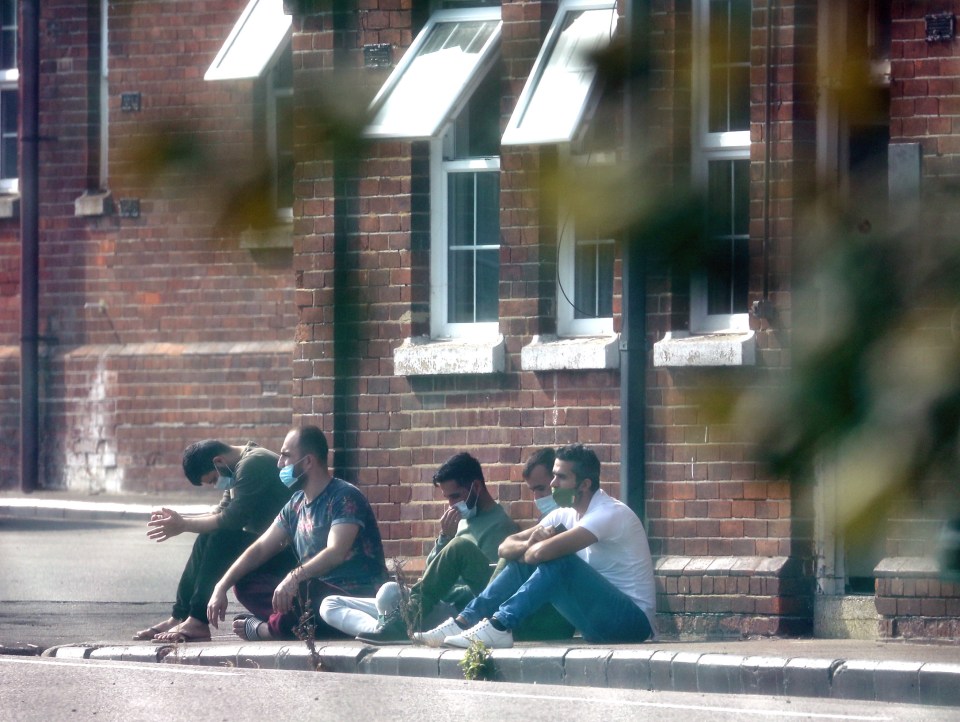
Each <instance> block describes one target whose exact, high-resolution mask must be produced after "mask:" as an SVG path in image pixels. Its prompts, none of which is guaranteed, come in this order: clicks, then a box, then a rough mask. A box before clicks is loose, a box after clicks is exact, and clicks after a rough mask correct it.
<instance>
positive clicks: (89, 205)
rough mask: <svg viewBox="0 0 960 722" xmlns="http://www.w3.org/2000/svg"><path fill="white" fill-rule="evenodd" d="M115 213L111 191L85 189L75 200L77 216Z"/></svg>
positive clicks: (75, 213)
mask: <svg viewBox="0 0 960 722" xmlns="http://www.w3.org/2000/svg"><path fill="white" fill-rule="evenodd" d="M111 213H113V196H112V195H111V193H110V191H95V192H91V191H84V192H83V195H81V196H79V197H78V198H76V199H74V201H73V215H74V216H76V217H77V218H87V217H97V216H109V215H110V214H111Z"/></svg>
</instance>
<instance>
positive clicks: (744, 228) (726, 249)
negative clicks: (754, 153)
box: [707, 160, 750, 315]
mask: <svg viewBox="0 0 960 722" xmlns="http://www.w3.org/2000/svg"><path fill="white" fill-rule="evenodd" d="M749 172H750V161H748V160H724V161H712V162H711V163H710V164H709V166H708V211H709V217H708V220H707V228H708V232H709V237H710V241H711V248H712V251H711V253H710V258H709V259H708V264H707V313H708V314H709V315H727V314H736V313H746V312H747V291H748V283H749V277H748V276H749V270H750V269H749V242H750V236H749V230H750V229H749V224H750V215H749V214H750V195H749V183H748V176H749Z"/></svg>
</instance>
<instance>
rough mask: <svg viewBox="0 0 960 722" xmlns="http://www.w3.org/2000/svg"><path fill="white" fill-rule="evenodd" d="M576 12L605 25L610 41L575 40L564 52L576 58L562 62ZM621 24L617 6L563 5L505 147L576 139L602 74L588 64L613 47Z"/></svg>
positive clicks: (599, 0)
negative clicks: (562, 43) (569, 22)
mask: <svg viewBox="0 0 960 722" xmlns="http://www.w3.org/2000/svg"><path fill="white" fill-rule="evenodd" d="M576 12H587V13H590V14H591V16H592V18H591V19H596V20H597V21H601V20H605V21H606V22H607V23H608V28H607V30H606V31H605V36H601V35H589V36H587V37H583V36H581V37H579V38H576V39H574V41H573V43H572V44H571V45H568V46H566V47H563V48H561V50H565V51H572V52H570V53H569V54H568V56H567V57H566V58H562V57H557V53H558V46H559V45H560V41H561V40H562V39H564V38H563V30H564V25H565V23H566V19H567V16H568V15H570V14H572V13H576ZM607 17H608V18H609V19H608V20H606V18H607ZM617 20H618V16H617V4H616V2H615V0H564V1H563V2H562V3H561V4H560V7H559V9H558V10H557V14H556V17H555V18H554V20H553V23H552V24H551V25H550V30H549V31H548V32H547V37H546V38H545V39H544V43H543V46H542V47H541V48H540V52H539V54H538V55H537V59H536V61H535V62H534V64H533V69H532V70H531V71H530V75H529V76H528V77H527V81H526V83H525V84H524V86H523V90H522V91H521V93H520V97H519V98H518V99H517V106H516V108H515V109H514V111H513V114H512V115H511V116H510V120H509V122H508V123H507V127H506V130H505V131H504V134H503V144H504V145H521V144H527V143H529V144H538V143H569V142H571V141H572V140H573V139H574V137H575V136H576V134H577V131H578V130H579V128H580V126H581V124H582V121H583V117H584V115H585V114H586V112H587V104H588V100H589V98H590V93H591V90H592V89H593V84H594V80H595V78H596V74H597V73H596V66H594V65H593V64H592V63H589V62H586V61H587V60H588V58H589V56H590V55H592V54H593V53H595V52H596V51H598V50H600V49H601V48H604V47H606V46H607V45H609V43H610V41H611V40H612V38H613V35H614V32H615V31H616V28H617ZM574 22H577V21H574ZM574 57H576V58H577V59H579V60H580V63H579V64H577V65H573V63H571V62H570V61H571V60H574ZM558 66H559V67H558Z"/></svg>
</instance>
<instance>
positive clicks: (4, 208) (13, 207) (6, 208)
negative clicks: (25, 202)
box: [0, 194, 20, 218]
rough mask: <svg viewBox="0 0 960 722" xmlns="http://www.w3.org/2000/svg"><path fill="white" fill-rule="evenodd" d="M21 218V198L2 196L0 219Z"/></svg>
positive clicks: (0, 199) (0, 197)
mask: <svg viewBox="0 0 960 722" xmlns="http://www.w3.org/2000/svg"><path fill="white" fill-rule="evenodd" d="M19 217H20V196H19V194H13V195H0V218H19Z"/></svg>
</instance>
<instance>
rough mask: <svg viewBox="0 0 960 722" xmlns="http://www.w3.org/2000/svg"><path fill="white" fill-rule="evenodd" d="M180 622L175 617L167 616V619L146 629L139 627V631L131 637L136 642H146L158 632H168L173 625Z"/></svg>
mask: <svg viewBox="0 0 960 722" xmlns="http://www.w3.org/2000/svg"><path fill="white" fill-rule="evenodd" d="M179 624H180V620H179V619H177V618H175V617H169V618H168V619H165V620H163V621H162V622H158V623H157V624H154V625H153V626H152V627H147V628H146V629H141V630H140V631H139V632H137V633H136V634H134V635H133V639H134V640H135V641H137V642H148V641H150V640H151V639H153V638H155V637H156V636H157V635H158V634H163V633H164V632H168V631H170V630H171V629H173V628H174V627H176V626H178V625H179Z"/></svg>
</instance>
